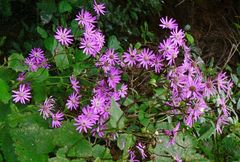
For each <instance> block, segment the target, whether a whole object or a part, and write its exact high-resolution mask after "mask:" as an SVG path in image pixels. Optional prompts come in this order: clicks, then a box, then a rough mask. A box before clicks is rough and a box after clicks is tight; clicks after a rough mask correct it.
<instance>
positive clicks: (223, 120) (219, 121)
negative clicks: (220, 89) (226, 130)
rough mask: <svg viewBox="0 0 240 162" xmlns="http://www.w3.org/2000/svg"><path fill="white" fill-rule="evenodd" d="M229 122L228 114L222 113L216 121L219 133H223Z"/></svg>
mask: <svg viewBox="0 0 240 162" xmlns="http://www.w3.org/2000/svg"><path fill="white" fill-rule="evenodd" d="M228 123H229V119H228V116H226V115H221V116H219V117H218V119H217V123H216V131H217V133H218V134H222V129H223V126H224V125H227V124H228Z"/></svg>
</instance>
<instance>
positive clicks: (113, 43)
mask: <svg viewBox="0 0 240 162" xmlns="http://www.w3.org/2000/svg"><path fill="white" fill-rule="evenodd" d="M108 48H113V49H115V50H118V49H121V48H122V47H121V46H120V42H119V41H118V40H117V37H116V36H115V35H113V36H111V37H109V40H108Z"/></svg>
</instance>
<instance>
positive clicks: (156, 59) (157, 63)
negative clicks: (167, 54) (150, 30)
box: [151, 55, 163, 73]
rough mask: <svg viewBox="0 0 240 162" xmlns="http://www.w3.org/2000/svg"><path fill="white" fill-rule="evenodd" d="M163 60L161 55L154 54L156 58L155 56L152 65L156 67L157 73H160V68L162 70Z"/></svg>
mask: <svg viewBox="0 0 240 162" xmlns="http://www.w3.org/2000/svg"><path fill="white" fill-rule="evenodd" d="M162 61H163V60H162V57H161V56H159V55H154V58H153V61H152V65H151V67H154V71H155V73H160V70H161V69H162V67H163V64H162Z"/></svg>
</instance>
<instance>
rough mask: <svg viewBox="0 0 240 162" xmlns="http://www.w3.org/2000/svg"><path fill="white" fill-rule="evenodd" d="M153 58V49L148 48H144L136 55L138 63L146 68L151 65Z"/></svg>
mask: <svg viewBox="0 0 240 162" xmlns="http://www.w3.org/2000/svg"><path fill="white" fill-rule="evenodd" d="M153 59H154V54H153V51H152V50H150V49H148V48H144V49H143V50H142V51H141V52H140V54H139V55H138V62H139V65H140V66H142V67H143V68H145V69H147V70H148V67H149V66H151V64H152V62H153Z"/></svg>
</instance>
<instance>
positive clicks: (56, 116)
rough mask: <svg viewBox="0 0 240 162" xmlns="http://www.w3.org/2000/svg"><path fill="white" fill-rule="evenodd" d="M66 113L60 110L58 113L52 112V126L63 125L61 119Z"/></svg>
mask: <svg viewBox="0 0 240 162" xmlns="http://www.w3.org/2000/svg"><path fill="white" fill-rule="evenodd" d="M63 117H64V114H63V113H61V112H60V111H58V112H57V113H56V114H53V113H52V127H53V128H58V127H61V126H62V123H61V121H62V120H63V119H64V118H63Z"/></svg>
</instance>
